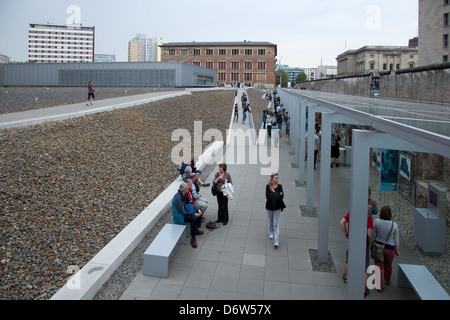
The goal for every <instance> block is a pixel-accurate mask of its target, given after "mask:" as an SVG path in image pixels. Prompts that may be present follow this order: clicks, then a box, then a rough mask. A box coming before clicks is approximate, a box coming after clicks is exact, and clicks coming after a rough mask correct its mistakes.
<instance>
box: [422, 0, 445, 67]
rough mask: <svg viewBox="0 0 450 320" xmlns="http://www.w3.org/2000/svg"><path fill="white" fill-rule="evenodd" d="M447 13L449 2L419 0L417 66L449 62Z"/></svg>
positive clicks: (442, 0) (443, 0)
mask: <svg viewBox="0 0 450 320" xmlns="http://www.w3.org/2000/svg"><path fill="white" fill-rule="evenodd" d="M449 13H450V1H449V0H419V65H421V66H424V65H430V64H436V63H443V62H448V61H449V60H448V56H449V54H450V49H449V44H448V41H449V39H448V35H449V33H450V26H449Z"/></svg>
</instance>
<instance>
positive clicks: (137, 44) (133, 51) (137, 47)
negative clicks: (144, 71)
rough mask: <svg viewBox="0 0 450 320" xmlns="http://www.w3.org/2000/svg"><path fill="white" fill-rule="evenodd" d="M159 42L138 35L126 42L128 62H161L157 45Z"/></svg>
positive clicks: (143, 35) (155, 39)
mask: <svg viewBox="0 0 450 320" xmlns="http://www.w3.org/2000/svg"><path fill="white" fill-rule="evenodd" d="M160 43H161V40H158V39H157V38H150V37H148V36H147V35H145V34H138V35H136V37H135V38H133V39H132V40H130V41H129V42H128V62H156V61H161V59H160V53H159V52H160V50H159V46H158V45H159V44H160Z"/></svg>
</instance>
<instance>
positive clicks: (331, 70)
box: [317, 65, 337, 79]
mask: <svg viewBox="0 0 450 320" xmlns="http://www.w3.org/2000/svg"><path fill="white" fill-rule="evenodd" d="M336 75H337V67H336V66H328V65H320V66H318V67H317V77H318V79H326V78H333V77H335V76H336Z"/></svg>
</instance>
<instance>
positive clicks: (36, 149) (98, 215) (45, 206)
mask: <svg viewBox="0 0 450 320" xmlns="http://www.w3.org/2000/svg"><path fill="white" fill-rule="evenodd" d="M19 89H20V88H17V89H16V90H17V93H18V94H20V92H19V91H20V90H19ZM23 89H24V91H26V90H27V89H25V88H23ZM33 90H34V89H33ZM8 94H9V93H8ZM261 95H262V94H260V93H259V91H258V92H257V93H255V96H256V97H258V99H259V100H260V101H261V102H262V103H261V108H265V103H264V101H263V100H262V99H261ZM60 98H61V97H59V98H56V99H60ZM251 99H252V98H250V101H252V100H251ZM259 100H258V101H259ZM233 101H234V91H231V90H230V91H215V92H207V93H193V94H192V95H191V96H185V97H176V98H171V99H166V100H161V101H156V102H152V103H149V104H146V105H142V106H138V107H133V108H128V109H121V110H116V111H111V112H105V113H100V114H94V115H89V116H85V117H81V118H75V119H70V120H65V121H59V122H53V123H46V124H42V125H35V126H29V127H25V128H18V129H11V130H1V131H0V152H1V156H0V167H1V173H0V208H1V214H0V228H1V235H0V266H1V268H0V299H9V300H10V299H21V300H22V299H27V300H28V299H29V300H46V299H49V298H50V297H51V296H52V295H53V294H54V293H56V291H57V290H58V289H59V288H61V287H62V286H63V285H64V284H65V282H66V281H67V279H68V274H67V268H68V267H69V266H77V267H79V268H82V267H83V266H84V265H85V264H86V263H87V262H88V261H89V260H90V259H91V258H92V257H93V256H94V255H95V254H96V253H97V252H98V251H99V250H101V248H103V247H104V246H105V245H106V244H107V243H108V242H109V241H110V240H111V239H112V238H114V236H115V235H117V234H118V233H119V232H120V231H121V230H122V229H123V228H124V227H125V226H126V225H128V224H129V223H130V222H131V221H132V220H133V219H134V218H135V217H136V216H137V215H138V214H139V213H141V211H142V210H143V209H145V208H146V207H147V206H148V205H149V204H150V203H151V201H153V200H154V199H155V198H156V197H157V196H158V195H159V194H160V193H161V192H162V191H163V190H164V189H165V188H166V186H167V185H169V184H170V183H171V182H172V181H173V180H174V179H175V178H176V177H177V174H176V165H175V164H173V163H172V162H171V160H170V154H171V150H172V148H173V146H175V145H176V144H178V142H172V141H171V140H170V139H171V133H172V131H173V130H175V129H179V128H185V129H187V130H189V131H190V132H191V134H192V133H193V129H194V128H193V127H194V125H193V124H194V121H200V120H201V121H203V130H204V131H205V130H207V129H208V128H217V129H219V130H221V131H222V132H223V134H224V136H225V130H226V129H227V126H228V124H229V121H230V116H231V114H230V113H231V110H232V106H233ZM255 102H256V101H255ZM25 104H26V103H25V102H24V105H25ZM253 108H254V109H253V110H254V113H255V114H257V113H258V112H257V111H256V109H257V108H255V106H254V107H253ZM261 110H262V109H261ZM16 111H17V110H16ZM255 111H256V112H255ZM256 118H261V117H256V116H255V120H257V119H256ZM260 123H261V120H260V121H259V125H260ZM208 144H209V143H207V142H204V147H206V146H207V145H208ZM169 218H170V215H169ZM116 295H117V293H116Z"/></svg>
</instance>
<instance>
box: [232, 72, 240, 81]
mask: <svg viewBox="0 0 450 320" xmlns="http://www.w3.org/2000/svg"><path fill="white" fill-rule="evenodd" d="M231 81H239V73H232V74H231Z"/></svg>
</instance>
